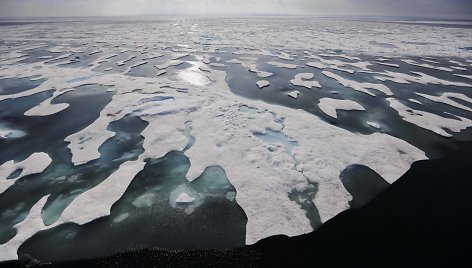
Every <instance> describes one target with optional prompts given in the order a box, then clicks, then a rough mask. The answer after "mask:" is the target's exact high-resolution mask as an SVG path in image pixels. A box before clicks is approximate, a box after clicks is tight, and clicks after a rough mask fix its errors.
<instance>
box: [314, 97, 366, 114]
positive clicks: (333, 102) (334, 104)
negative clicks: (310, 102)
mask: <svg viewBox="0 0 472 268" xmlns="http://www.w3.org/2000/svg"><path fill="white" fill-rule="evenodd" d="M318 106H319V107H320V109H321V110H322V111H323V112H324V113H325V114H327V115H329V116H331V117H333V118H338V114H337V110H351V111H365V108H364V107H362V105H360V104H359V103H357V102H355V101H351V100H339V99H330V98H322V99H320V103H319V104H318Z"/></svg>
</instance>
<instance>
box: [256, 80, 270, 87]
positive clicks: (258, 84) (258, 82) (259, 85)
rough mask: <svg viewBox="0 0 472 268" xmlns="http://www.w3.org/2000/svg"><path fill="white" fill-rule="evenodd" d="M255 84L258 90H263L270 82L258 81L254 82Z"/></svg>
mask: <svg viewBox="0 0 472 268" xmlns="http://www.w3.org/2000/svg"><path fill="white" fill-rule="evenodd" d="M256 84H257V86H258V87H259V88H264V87H268V86H269V85H270V82H269V81H267V80H259V81H257V82H256Z"/></svg>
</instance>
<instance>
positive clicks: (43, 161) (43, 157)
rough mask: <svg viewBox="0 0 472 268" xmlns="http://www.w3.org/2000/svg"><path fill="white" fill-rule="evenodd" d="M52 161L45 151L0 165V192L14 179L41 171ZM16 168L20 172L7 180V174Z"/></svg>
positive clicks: (11, 183)
mask: <svg viewBox="0 0 472 268" xmlns="http://www.w3.org/2000/svg"><path fill="white" fill-rule="evenodd" d="M51 162H52V159H51V158H50V157H49V155H48V154H47V153H34V154H32V155H30V156H29V157H28V158H26V159H25V160H23V161H21V162H18V163H15V162H14V161H13V160H11V161H8V162H5V163H3V165H1V166H0V194H1V193H3V192H4V191H5V190H7V189H8V188H9V187H10V186H12V185H13V184H14V183H15V181H16V180H18V179H20V178H22V177H25V176H28V175H32V174H38V173H41V172H43V171H44V170H45V169H46V168H47V167H48V166H49V165H50V164H51ZM16 170H21V173H20V174H19V175H18V176H17V177H16V178H14V179H9V180H7V178H8V176H10V174H12V173H13V172H14V171H16Z"/></svg>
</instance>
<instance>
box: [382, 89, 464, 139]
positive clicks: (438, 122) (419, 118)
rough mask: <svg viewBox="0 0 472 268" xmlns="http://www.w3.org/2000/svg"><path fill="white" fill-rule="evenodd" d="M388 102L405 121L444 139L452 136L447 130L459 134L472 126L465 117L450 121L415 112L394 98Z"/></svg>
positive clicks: (433, 115)
mask: <svg viewBox="0 0 472 268" xmlns="http://www.w3.org/2000/svg"><path fill="white" fill-rule="evenodd" d="M387 101H388V102H389V103H390V107H392V108H393V109H395V110H397V112H398V113H399V114H400V116H401V117H402V118H403V120H405V121H407V122H410V123H412V124H415V125H417V126H419V127H422V128H424V129H428V130H431V131H433V132H435V133H436V134H438V135H441V136H444V137H451V136H452V135H451V134H450V133H448V132H446V131H445V129H448V130H450V131H452V132H459V131H461V130H463V129H466V128H467V127H469V126H471V124H472V120H469V119H467V118H463V117H458V116H457V119H450V118H446V117H442V116H439V115H436V114H432V113H428V112H424V111H418V110H413V109H412V108H410V107H408V106H406V105H404V104H403V103H401V102H400V101H399V100H397V99H394V98H388V99H387Z"/></svg>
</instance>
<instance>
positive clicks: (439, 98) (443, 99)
mask: <svg viewBox="0 0 472 268" xmlns="http://www.w3.org/2000/svg"><path fill="white" fill-rule="evenodd" d="M416 94H417V95H419V96H421V97H423V98H426V99H429V100H432V101H435V102H440V103H444V104H447V105H450V106H453V107H456V108H459V109H462V110H466V111H469V112H472V108H470V107H467V106H465V105H463V104H460V103H458V102H456V101H454V100H452V99H451V98H456V99H461V100H463V101H466V102H468V103H470V104H471V106H472V98H469V97H467V96H466V95H464V94H461V93H453V92H445V93H443V94H442V95H441V96H432V95H427V94H423V93H418V92H417V93H416Z"/></svg>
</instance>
